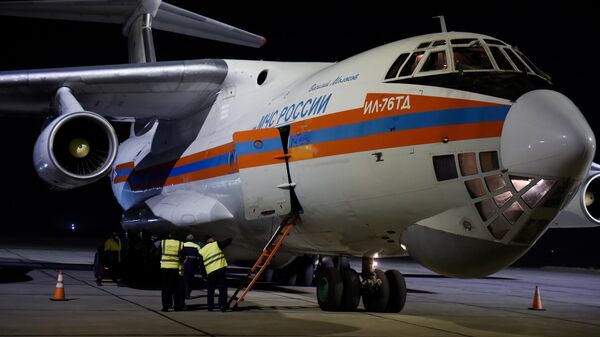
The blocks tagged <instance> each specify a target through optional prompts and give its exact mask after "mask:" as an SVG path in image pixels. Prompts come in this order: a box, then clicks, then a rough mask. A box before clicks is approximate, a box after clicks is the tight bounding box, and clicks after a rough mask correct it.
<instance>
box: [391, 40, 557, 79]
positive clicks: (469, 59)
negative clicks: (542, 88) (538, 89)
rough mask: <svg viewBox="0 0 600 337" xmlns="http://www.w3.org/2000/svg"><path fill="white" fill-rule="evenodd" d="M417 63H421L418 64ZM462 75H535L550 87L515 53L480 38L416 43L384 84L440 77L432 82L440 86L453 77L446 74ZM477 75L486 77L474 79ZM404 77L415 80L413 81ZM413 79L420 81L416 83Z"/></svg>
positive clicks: (538, 71)
mask: <svg viewBox="0 0 600 337" xmlns="http://www.w3.org/2000/svg"><path fill="white" fill-rule="evenodd" d="M421 59H423V60H422V61H421ZM462 72H469V73H472V74H471V75H469V76H472V77H473V78H488V77H489V76H493V75H492V74H491V73H493V72H502V73H506V72H513V74H512V75H510V76H518V74H514V73H515V72H522V73H526V74H528V75H536V77H540V78H541V79H543V80H545V81H546V82H548V84H550V85H551V79H550V77H549V76H548V75H546V74H545V73H544V72H542V71H541V70H539V69H538V68H537V67H536V66H535V65H534V64H533V63H532V62H531V61H530V60H529V59H527V57H525V55H523V54H522V53H521V52H519V50H517V49H516V48H513V47H511V46H510V45H508V44H506V43H504V42H502V41H500V40H497V39H493V38H483V37H481V38H479V37H463V38H460V37H458V38H455V39H439V40H429V41H423V42H418V43H417V46H416V48H415V49H414V50H412V52H410V51H408V52H405V53H402V54H400V56H398V58H397V59H396V60H395V61H394V63H392V65H391V66H390V68H389V69H388V71H387V73H386V74H385V79H384V80H385V81H386V82H392V81H393V82H401V81H421V82H422V81H426V80H427V79H426V77H429V76H434V75H442V74H443V75H444V76H443V77H440V78H439V79H436V80H437V81H438V82H439V81H442V82H443V81H449V79H450V78H452V76H453V75H450V74H452V73H462ZM477 73H488V74H482V76H483V77H481V76H479V77H478V75H477ZM447 75H450V76H447ZM507 76H508V74H507ZM406 77H415V79H407V78H406ZM416 77H424V78H423V79H420V78H419V79H417V78H416ZM500 78H509V77H506V76H505V77H500ZM538 80H539V79H534V78H533V79H526V80H524V81H533V82H535V81H538ZM438 82H436V83H438ZM533 82H532V83H533ZM440 83H441V82H440ZM444 83H445V82H444ZM536 83H537V82H536ZM540 85H543V84H540ZM490 90H491V89H490ZM507 90H508V89H507ZM515 90H516V89H515Z"/></svg>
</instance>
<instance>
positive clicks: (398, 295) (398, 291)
mask: <svg viewBox="0 0 600 337" xmlns="http://www.w3.org/2000/svg"><path fill="white" fill-rule="evenodd" d="M385 276H387V279H388V282H389V284H390V296H389V300H388V304H387V307H386V308H385V311H386V312H400V311H402V309H403V308H404V304H405V303H406V282H405V280H404V276H402V274H401V273H400V272H399V271H397V270H395V269H390V270H388V271H386V272H385Z"/></svg>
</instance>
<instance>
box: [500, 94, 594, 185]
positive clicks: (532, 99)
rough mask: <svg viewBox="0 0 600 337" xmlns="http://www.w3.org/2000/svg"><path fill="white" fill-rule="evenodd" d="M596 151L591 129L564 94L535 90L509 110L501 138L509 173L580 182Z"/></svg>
mask: <svg viewBox="0 0 600 337" xmlns="http://www.w3.org/2000/svg"><path fill="white" fill-rule="evenodd" d="M595 151H596V139H595V137H594V133H593V132H592V129H591V128H590V126H589V125H588V123H587V122H586V120H585V118H584V117H583V115H582V114H581V112H580V111H579V109H578V108H577V107H576V106H575V104H573V102H571V100H569V99H568V98H567V97H565V96H564V95H563V94H561V93H558V92H556V91H552V90H534V91H530V92H528V93H526V94H524V95H523V96H521V97H519V99H517V101H516V102H515V103H514V104H513V106H512V107H511V108H510V110H509V111H508V116H507V117H506V120H505V121H504V127H503V129H502V137H501V139H500V155H501V160H502V164H503V166H504V168H505V169H508V170H509V172H512V173H517V174H527V175H532V176H550V177H572V178H576V179H583V177H584V176H585V174H587V172H588V169H589V167H590V165H591V162H592V160H593V157H594V153H595Z"/></svg>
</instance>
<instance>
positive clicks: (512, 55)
mask: <svg viewBox="0 0 600 337" xmlns="http://www.w3.org/2000/svg"><path fill="white" fill-rule="evenodd" d="M503 49H504V51H505V52H506V54H507V55H508V58H510V60H511V61H512V63H513V64H514V65H515V66H517V68H518V69H519V71H526V69H527V67H526V66H525V63H523V61H521V59H520V58H519V57H518V56H517V54H515V52H514V51H513V50H512V49H510V48H503Z"/></svg>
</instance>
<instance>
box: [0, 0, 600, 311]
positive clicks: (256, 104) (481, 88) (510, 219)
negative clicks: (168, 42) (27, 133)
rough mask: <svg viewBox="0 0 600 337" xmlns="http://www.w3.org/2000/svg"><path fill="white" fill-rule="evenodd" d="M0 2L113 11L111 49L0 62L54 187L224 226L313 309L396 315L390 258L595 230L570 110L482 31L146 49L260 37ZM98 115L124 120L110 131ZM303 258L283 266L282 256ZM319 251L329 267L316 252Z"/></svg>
mask: <svg viewBox="0 0 600 337" xmlns="http://www.w3.org/2000/svg"><path fill="white" fill-rule="evenodd" d="M0 14H1V15H12V16H26V17H42V18H53V19H66V20H83V21H97V22H108V23H116V24H121V25H123V33H124V35H126V36H127V37H128V48H129V57H130V63H129V64H123V65H110V66H94V67H76V68H60V69H42V70H25V71H9V72H1V73H0V114H13V115H14V114H17V115H19V114H22V115H37V116H43V117H49V118H48V122H47V125H46V126H45V128H44V129H43V130H42V132H41V134H40V136H39V138H38V140H37V142H36V145H35V147H34V151H33V158H34V165H35V169H36V171H37V173H38V174H39V176H40V178H41V179H42V180H44V181H45V182H46V183H48V184H49V185H50V186H52V187H54V188H57V189H71V188H77V187H80V186H84V185H87V184H91V183H93V182H95V181H98V180H99V179H102V178H103V177H106V176H108V177H109V178H110V181H111V187H112V190H113V193H114V195H115V197H116V199H117V201H118V202H119V204H120V205H121V206H122V208H123V210H124V213H123V220H122V225H123V228H124V229H126V230H134V231H142V230H143V231H148V232H155V233H164V232H169V231H172V230H179V231H182V232H192V233H194V234H196V235H198V236H203V235H207V234H212V235H214V236H215V237H217V238H225V237H230V236H231V237H233V238H234V241H233V244H232V246H230V247H229V248H228V249H227V251H226V254H227V257H228V260H230V261H248V260H255V259H256V257H258V255H259V254H260V250H261V249H262V247H263V246H264V244H265V243H266V242H267V240H269V238H270V236H271V234H272V233H273V231H274V230H275V228H277V226H278V225H279V224H280V223H281V222H282V221H283V220H288V219H290V218H291V217H293V219H294V220H296V222H295V226H294V229H293V232H292V234H291V235H290V237H289V238H287V239H286V241H285V246H284V250H283V251H281V252H279V253H278V255H277V256H276V259H275V260H274V261H273V264H274V265H275V266H279V267H282V266H286V265H289V264H290V263H298V264H303V267H304V270H307V271H310V272H311V273H312V269H311V268H312V267H314V266H313V265H312V260H311V259H297V257H299V256H300V257H303V256H314V255H319V256H330V257H341V256H354V257H360V258H362V262H363V263H362V270H361V272H360V273H357V272H356V271H355V270H354V269H352V268H351V267H350V266H348V265H347V264H345V263H343V262H342V261H343V259H339V258H338V259H329V260H324V261H323V262H324V263H323V265H322V266H321V271H320V272H319V273H317V275H316V280H315V281H316V285H317V300H318V303H319V306H320V307H321V309H323V310H333V311H336V310H355V309H356V308H357V306H358V304H359V301H360V299H361V297H362V300H363V305H364V306H365V309H366V310H368V311H375V312H400V311H401V310H402V309H403V307H404V304H405V301H406V286H405V282H404V277H403V276H402V274H401V273H400V272H399V271H396V270H388V271H386V272H383V271H381V270H378V269H376V268H374V258H375V257H376V256H379V257H386V256H390V257H396V256H406V255H410V256H411V257H412V258H414V259H415V260H416V261H418V262H419V263H421V264H422V265H424V266H425V267H427V268H429V269H431V270H433V271H435V272H437V273H440V274H442V275H446V276H451V277H459V278H471V277H481V276H485V275H489V274H492V273H494V272H496V271H498V270H501V269H502V268H504V267H506V266H508V265H510V264H511V263H512V262H514V261H515V260H517V259H518V258H519V257H520V256H522V255H523V254H525V253H526V252H527V251H528V250H529V249H530V248H531V247H532V246H533V245H534V244H535V242H536V241H537V240H538V239H539V238H540V237H541V236H542V234H543V233H544V232H545V231H546V230H547V229H548V227H549V226H551V225H552V226H555V227H561V226H572V225H576V226H596V225H599V224H600V220H598V219H599V218H600V214H599V213H598V210H597V207H598V206H597V205H598V204H597V203H594V202H593V198H594V197H593V196H594V193H595V191H596V189H597V184H598V176H600V166H598V164H596V163H593V156H594V153H595V147H596V144H595V137H594V133H593V131H592V129H591V128H590V126H589V125H588V123H587V121H586V120H585V118H584V117H583V115H582V114H581V112H580V111H579V109H578V108H577V107H576V106H575V105H574V104H573V102H571V100H569V98H567V97H566V96H564V95H562V94H561V93H559V92H557V91H556V90H555V88H554V86H553V84H552V81H551V79H550V77H549V76H548V75H547V74H545V73H543V72H542V71H541V70H539V69H538V68H537V67H536V66H535V65H534V64H533V63H532V62H531V61H530V60H529V59H528V58H527V57H526V56H525V55H524V54H523V53H521V52H520V51H519V50H517V49H516V48H514V47H512V46H511V45H510V44H508V43H506V42H504V41H501V40H500V39H497V38H495V37H492V36H488V35H483V34H476V33H467V32H447V31H445V30H446V29H442V32H440V33H433V34H427V35H420V36H415V37H412V38H407V39H403V40H400V41H397V42H393V43H390V44H387V45H383V46H381V47H377V48H374V49H371V50H368V51H365V52H363V53H360V54H358V55H356V56H353V57H350V58H348V59H346V60H343V61H340V62H337V63H317V62H270V61H248V60H230V59H203V60H187V61H169V62H157V61H156V56H155V52H154V47H153V38H152V30H166V31H170V32H175V33H179V34H187V35H191V36H196V37H202V38H208V39H215V40H218V41H223V42H228V43H233V44H238V45H243V46H250V47H259V46H261V45H262V44H264V42H265V40H264V38H262V37H261V36H258V35H255V34H252V33H249V32H246V31H243V30H241V29H239V28H235V27H232V26H229V25H226V24H224V23H221V22H218V21H215V20H212V19H209V18H206V17H203V16H200V15H198V14H195V13H192V12H189V11H186V10H185V9H182V8H179V7H176V6H173V5H170V4H168V3H165V2H162V1H158V0H152V1H150V0H147V1H146V0H142V1H136V0H106V1H78V0H74V1H68V0H58V1H52V2H47V1H19V2H3V3H1V4H0ZM110 122H113V123H116V122H124V123H131V133H130V137H129V138H128V139H127V140H125V141H124V142H122V143H120V144H119V142H118V139H117V137H116V134H115V132H114V129H113V127H112V125H111V123H110ZM293 261H303V262H293ZM332 261H335V263H332Z"/></svg>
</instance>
